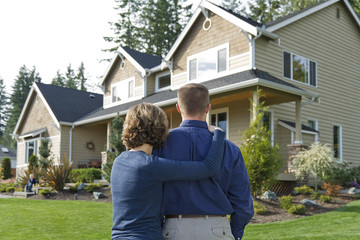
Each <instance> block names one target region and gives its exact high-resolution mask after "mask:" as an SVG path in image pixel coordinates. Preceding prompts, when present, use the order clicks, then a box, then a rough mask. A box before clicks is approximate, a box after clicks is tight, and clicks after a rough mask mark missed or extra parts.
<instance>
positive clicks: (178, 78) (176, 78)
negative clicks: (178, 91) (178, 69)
mask: <svg viewBox="0 0 360 240" xmlns="http://www.w3.org/2000/svg"><path fill="white" fill-rule="evenodd" d="M186 83H187V73H186V72H185V73H180V74H176V75H173V76H172V78H171V87H173V88H177V87H180V86H181V85H183V84H186Z"/></svg>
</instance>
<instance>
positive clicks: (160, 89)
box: [155, 71, 171, 92]
mask: <svg viewBox="0 0 360 240" xmlns="http://www.w3.org/2000/svg"><path fill="white" fill-rule="evenodd" d="M167 75H169V76H170V85H169V86H167V87H163V88H159V79H160V78H161V77H164V76H167ZM170 88H171V74H170V71H166V72H163V73H159V74H157V75H156V77H155V92H161V91H165V90H168V89H170Z"/></svg>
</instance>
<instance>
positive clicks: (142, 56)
mask: <svg viewBox="0 0 360 240" xmlns="http://www.w3.org/2000/svg"><path fill="white" fill-rule="evenodd" d="M123 57H125V58H126V59H128V60H129V62H130V63H131V64H132V65H134V66H135V68H136V69H137V70H139V72H141V74H142V75H143V76H145V74H146V71H147V70H148V69H151V68H154V67H157V66H159V65H160V64H161V61H162V58H161V57H159V56H154V55H151V54H147V53H142V52H139V51H136V50H133V49H130V48H128V47H119V48H118V49H117V53H116V54H115V55H114V57H113V59H112V61H111V63H110V65H109V67H108V69H107V70H106V72H105V74H104V76H103V77H102V79H101V81H100V85H103V84H104V82H105V80H106V78H107V77H108V75H109V74H110V71H111V69H112V67H113V65H114V64H115V63H116V60H117V59H119V58H123Z"/></svg>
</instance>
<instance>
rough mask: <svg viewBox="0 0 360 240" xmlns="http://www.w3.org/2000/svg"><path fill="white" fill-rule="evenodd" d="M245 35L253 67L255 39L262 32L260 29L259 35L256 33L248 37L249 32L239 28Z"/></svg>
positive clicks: (253, 67)
mask: <svg viewBox="0 0 360 240" xmlns="http://www.w3.org/2000/svg"><path fill="white" fill-rule="evenodd" d="M240 31H241V32H242V33H243V34H244V35H245V37H246V39H247V40H248V42H249V44H250V47H251V69H255V68H256V67H255V40H256V39H258V38H259V37H261V35H262V34H263V32H262V31H260V33H259V35H257V36H256V37H254V38H250V37H249V33H248V32H246V31H244V30H243V29H241V30H240Z"/></svg>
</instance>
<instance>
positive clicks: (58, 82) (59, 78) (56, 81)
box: [51, 70, 65, 87]
mask: <svg viewBox="0 0 360 240" xmlns="http://www.w3.org/2000/svg"><path fill="white" fill-rule="evenodd" d="M51 84H52V85H55V86H60V87H65V78H64V76H63V75H62V74H61V73H60V70H58V71H57V72H56V77H54V78H53V79H52V81H51Z"/></svg>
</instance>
